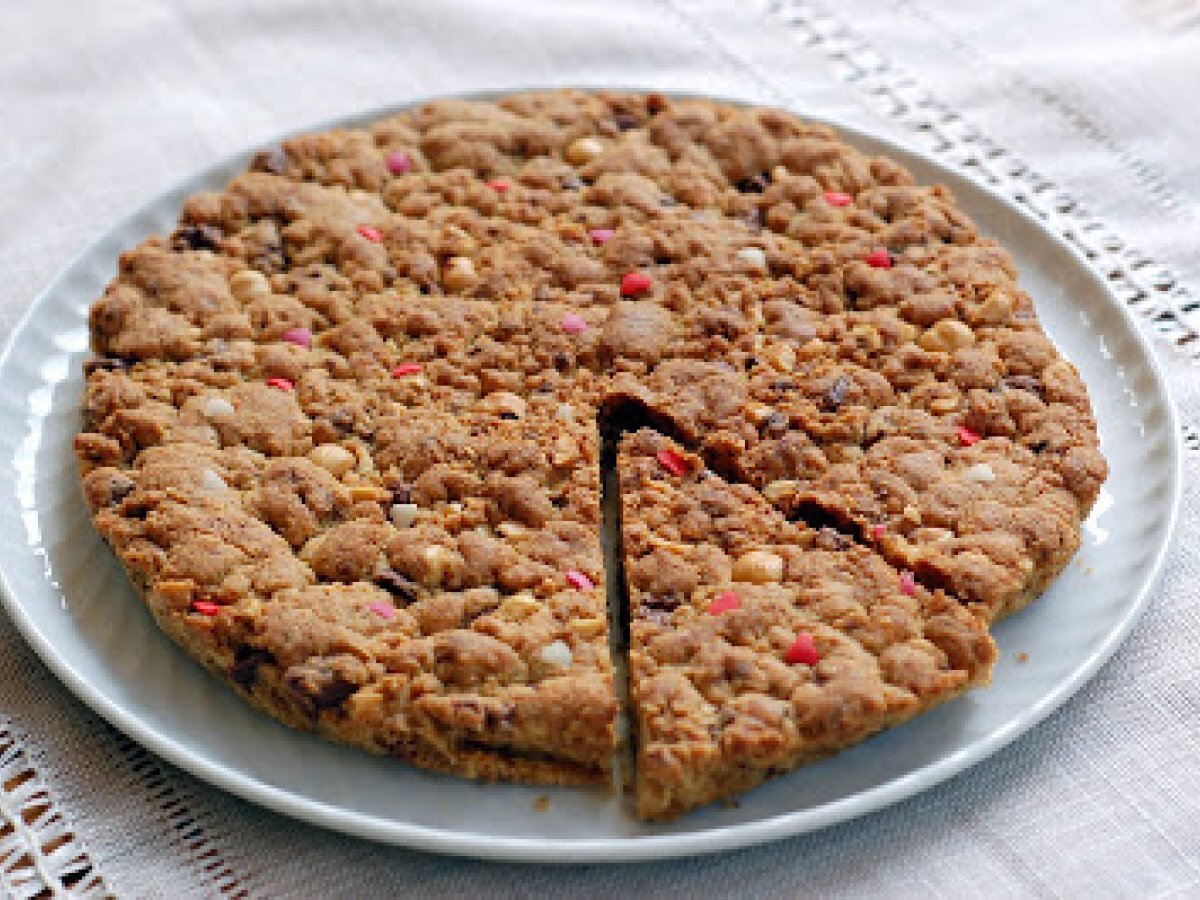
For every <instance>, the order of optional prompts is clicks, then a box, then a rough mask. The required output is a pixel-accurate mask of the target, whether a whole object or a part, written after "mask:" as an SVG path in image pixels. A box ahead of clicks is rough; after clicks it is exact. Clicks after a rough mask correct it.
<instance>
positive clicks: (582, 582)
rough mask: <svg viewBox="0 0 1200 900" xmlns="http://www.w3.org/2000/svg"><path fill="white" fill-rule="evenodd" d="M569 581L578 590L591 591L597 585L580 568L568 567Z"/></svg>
mask: <svg viewBox="0 0 1200 900" xmlns="http://www.w3.org/2000/svg"><path fill="white" fill-rule="evenodd" d="M567 583H568V584H570V585H571V587H573V588H575V590H577V591H590V590H591V589H592V588H594V587H595V586H596V585H594V584H593V583H592V579H590V578H588V577H587V576H586V575H584V574H583V573H582V572H580V571H579V570H578V569H567Z"/></svg>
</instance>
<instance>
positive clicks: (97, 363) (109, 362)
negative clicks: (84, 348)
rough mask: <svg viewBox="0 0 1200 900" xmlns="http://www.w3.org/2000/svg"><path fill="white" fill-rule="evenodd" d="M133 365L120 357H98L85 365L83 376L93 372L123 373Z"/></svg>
mask: <svg viewBox="0 0 1200 900" xmlns="http://www.w3.org/2000/svg"><path fill="white" fill-rule="evenodd" d="M131 365H132V363H131V362H129V360H127V359H121V358H120V357H119V356H97V357H96V358H94V359H89V360H87V361H86V362H85V363H84V364H83V374H84V375H85V376H86V375H91V374H92V373H93V372H123V371H125V370H126V369H128V368H129V367H130V366H131Z"/></svg>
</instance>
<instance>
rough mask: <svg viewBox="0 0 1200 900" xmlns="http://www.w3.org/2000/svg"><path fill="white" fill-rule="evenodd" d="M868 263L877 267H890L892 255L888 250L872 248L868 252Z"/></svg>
mask: <svg viewBox="0 0 1200 900" xmlns="http://www.w3.org/2000/svg"><path fill="white" fill-rule="evenodd" d="M867 265H868V266H871V267H872V268H876V269H890V268H891V267H892V255H891V254H890V253H888V252H887V251H886V250H872V251H871V252H870V253H868V254H867Z"/></svg>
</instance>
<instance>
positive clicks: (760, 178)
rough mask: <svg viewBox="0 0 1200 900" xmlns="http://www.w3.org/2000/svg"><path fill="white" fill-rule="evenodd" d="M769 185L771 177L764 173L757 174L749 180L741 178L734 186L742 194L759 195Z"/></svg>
mask: <svg viewBox="0 0 1200 900" xmlns="http://www.w3.org/2000/svg"><path fill="white" fill-rule="evenodd" d="M770 184H771V177H770V176H769V175H768V174H767V173H766V172H759V173H758V174H757V175H751V176H750V177H749V178H743V179H742V180H741V181H739V182H738V183H737V184H735V185H734V187H736V188H737V189H738V190H739V191H740V192H741V193H743V194H761V193H762V192H763V191H765V190H766V189H767V187H768V186H769V185H770Z"/></svg>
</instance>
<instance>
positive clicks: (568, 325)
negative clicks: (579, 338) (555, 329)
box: [562, 313, 588, 334]
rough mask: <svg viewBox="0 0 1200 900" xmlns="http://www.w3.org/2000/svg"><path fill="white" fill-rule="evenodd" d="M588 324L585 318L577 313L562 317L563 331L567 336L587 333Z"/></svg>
mask: <svg viewBox="0 0 1200 900" xmlns="http://www.w3.org/2000/svg"><path fill="white" fill-rule="evenodd" d="M587 327H588V325H587V322H586V321H584V318H583V316H577V315H576V314H575V313H567V314H566V315H565V316H563V317H562V330H563V331H565V332H566V333H567V334H583V333H584V332H585V331H587Z"/></svg>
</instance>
